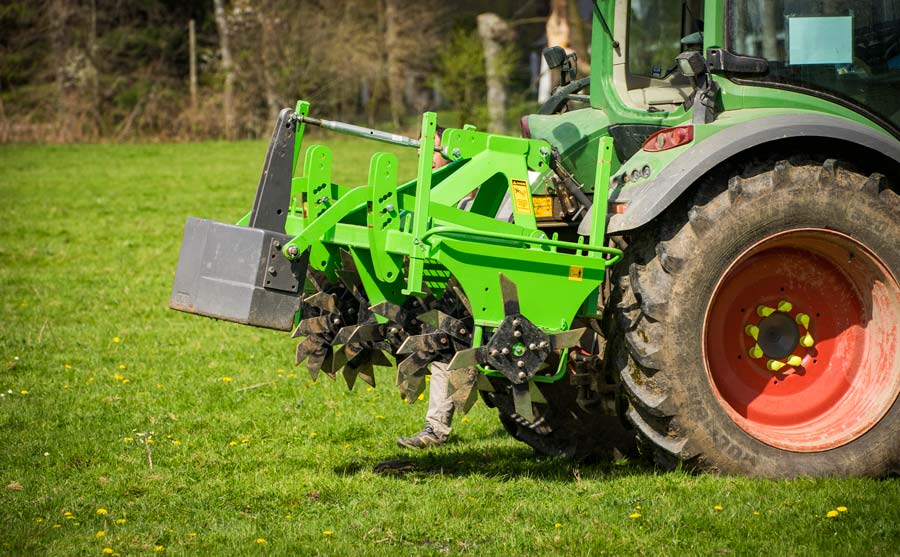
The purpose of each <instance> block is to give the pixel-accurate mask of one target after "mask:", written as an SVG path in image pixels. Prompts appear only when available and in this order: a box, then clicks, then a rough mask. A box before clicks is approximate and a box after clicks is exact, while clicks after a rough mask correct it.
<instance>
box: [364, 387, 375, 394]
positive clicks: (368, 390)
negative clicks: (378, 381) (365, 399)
mask: <svg viewBox="0 0 900 557" xmlns="http://www.w3.org/2000/svg"><path fill="white" fill-rule="evenodd" d="M374 390H375V389H373V388H372V387H366V392H367V393H371V392H372V391H374Z"/></svg>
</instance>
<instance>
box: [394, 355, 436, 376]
mask: <svg viewBox="0 0 900 557" xmlns="http://www.w3.org/2000/svg"><path fill="white" fill-rule="evenodd" d="M433 359H434V355H433V354H429V353H427V352H416V353H414V354H410V355H409V356H407V357H406V358H404V359H403V361H402V362H400V365H398V366H397V371H398V372H399V373H400V374H401V375H403V377H407V378H408V377H412V376H413V375H415V374H416V373H418V372H419V371H422V372H423V373H424V372H425V368H426V366H428V364H430V363H431V361H432V360H433Z"/></svg>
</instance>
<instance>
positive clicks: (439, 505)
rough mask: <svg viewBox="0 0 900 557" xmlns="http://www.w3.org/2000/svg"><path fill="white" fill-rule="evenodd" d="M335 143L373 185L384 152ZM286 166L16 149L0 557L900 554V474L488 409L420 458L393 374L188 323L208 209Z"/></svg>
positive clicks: (175, 151)
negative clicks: (181, 289) (174, 291)
mask: <svg viewBox="0 0 900 557" xmlns="http://www.w3.org/2000/svg"><path fill="white" fill-rule="evenodd" d="M328 142H329V143H331V144H332V145H333V146H334V148H335V152H336V160H335V170H336V172H337V173H338V174H337V175H336V176H335V179H336V180H337V181H338V182H340V183H344V184H348V185H351V184H353V183H354V182H362V181H363V179H364V177H365V174H366V170H365V169H366V166H367V160H368V155H369V153H370V152H371V148H372V146H371V144H365V143H360V142H353V141H344V140H335V139H331V138H329V139H328ZM264 152H265V145H264V144H263V143H259V142H253V143H206V144H187V145H124V146H114V145H100V146H74V147H10V146H7V147H2V148H0V199H2V206H0V223H2V224H0V304H2V312H3V320H2V322H0V359H2V364H3V367H2V371H0V393H2V398H0V482H2V485H0V553H2V554H8V555H23V554H26V555H27V554H33V555H46V554H53V555H98V556H101V555H104V554H113V555H115V554H119V555H123V556H124V555H151V554H158V553H162V554H164V555H166V554H174V555H181V554H192V555H198V554H199V555H234V554H239V555H263V554H288V555H313V554H324V555H367V554H373V555H382V554H384V555H391V554H416V555H444V554H454V555H455V554H471V555H479V556H480V555H549V554H570V555H607V554H608V555H683V554H686V555H711V554H712V555H716V554H735V555H755V554H767V555H822V554H837V555H898V554H900V480H897V479H890V480H883V481H875V480H864V479H849V480H809V479H801V480H795V481H777V482H776V481H760V480H748V479H742V478H723V477H714V476H692V475H689V474H685V473H678V472H676V473H663V472H659V471H655V470H653V469H652V468H648V467H646V466H644V465H641V464H639V463H633V462H632V463H629V462H619V463H613V464H605V465H593V466H579V465H577V464H573V463H571V462H567V461H563V460H555V459H547V458H539V457H536V456H534V454H533V453H532V452H531V450H530V449H529V448H528V447H526V446H525V445H521V444H519V443H517V442H515V441H513V440H512V439H510V438H508V437H507V436H506V435H505V433H504V431H503V429H502V427H501V426H500V424H499V422H498V421H497V419H496V416H495V415H494V412H493V411H492V410H490V409H488V408H486V407H485V406H483V405H481V404H479V405H476V407H475V408H474V409H473V410H472V412H471V413H470V414H469V416H467V417H466V419H462V418H460V417H458V418H457V420H456V421H455V424H454V425H455V433H454V437H453V440H452V442H451V443H450V444H448V445H447V446H445V447H442V448H440V449H436V450H433V451H431V452H429V453H425V454H412V455H409V454H406V453H404V452H402V451H401V450H400V449H398V448H396V446H395V444H394V438H395V437H396V436H397V435H407V434H411V433H413V432H415V431H417V430H418V429H419V428H420V427H421V425H422V423H423V417H424V413H425V404H423V403H419V404H414V405H404V404H403V403H402V402H401V401H400V400H399V394H398V392H397V391H396V389H395V388H394V387H393V377H392V373H391V371H390V370H386V369H385V370H380V373H379V375H378V380H379V382H380V386H379V387H378V388H377V389H374V390H371V389H368V388H366V386H365V385H364V384H360V385H358V386H357V388H356V390H355V391H353V392H349V391H348V390H347V388H346V386H345V385H344V384H343V383H342V382H338V383H332V382H331V381H329V380H328V379H327V378H325V379H323V380H321V381H320V382H319V383H316V384H313V383H312V382H311V381H310V379H309V376H308V374H307V373H306V370H305V369H304V368H303V367H302V366H301V367H299V368H294V367H293V366H292V363H293V347H294V343H293V342H292V341H291V340H290V339H289V338H287V337H288V335H286V334H284V333H277V332H271V331H264V330H257V329H252V328H247V327H242V326H239V325H234V324H230V323H224V322H213V321H211V320H208V319H203V318H199V317H195V316H189V315H184V314H180V313H176V312H173V311H170V310H168V309H167V303H168V299H169V293H170V288H171V281H172V277H173V274H174V270H175V263H176V260H177V257H178V248H179V245H180V241H181V233H182V227H183V224H184V219H185V217H186V216H188V215H194V216H200V217H204V218H211V219H216V220H223V221H236V220H237V219H238V218H239V217H240V216H242V215H243V214H244V213H245V212H246V211H247V210H248V209H249V207H250V204H251V202H252V199H253V195H254V190H255V186H256V181H257V179H258V172H259V169H260V167H261V164H262V160H263V155H264ZM411 155H412V153H405V154H404V157H405V158H403V159H402V161H403V163H405V164H406V168H407V170H408V171H410V170H411V168H412V167H411V164H412V160H411V159H410V156H411ZM151 458H152V466H151V463H150V459H151ZM395 458H411V459H412V460H413V461H414V463H415V468H416V470H415V471H414V472H412V473H409V474H406V475H403V476H384V475H379V474H376V473H375V472H374V471H373V467H374V466H375V464H377V463H378V462H380V461H383V460H387V459H395ZM839 508H840V509H842V510H840V511H838V509H839ZM843 509H846V510H843ZM829 511H835V512H836V514H837V516H836V517H829V516H828V513H829ZM832 514H834V513H832Z"/></svg>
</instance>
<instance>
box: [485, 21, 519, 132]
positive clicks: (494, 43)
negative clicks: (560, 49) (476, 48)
mask: <svg viewBox="0 0 900 557" xmlns="http://www.w3.org/2000/svg"><path fill="white" fill-rule="evenodd" d="M478 36H479V37H481V44H482V46H483V47H484V64H485V74H486V78H487V106H488V130H489V131H491V132H494V133H506V100H507V97H508V91H507V89H508V86H509V68H508V64H507V63H506V60H504V47H505V46H506V44H507V43H508V42H509V41H510V40H512V38H513V31H512V28H511V27H510V26H509V24H508V23H507V22H506V21H504V20H503V19H501V18H500V16H498V15H497V14H492V13H485V14H480V15H479V16H478Z"/></svg>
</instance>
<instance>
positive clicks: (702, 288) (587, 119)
mask: <svg viewBox="0 0 900 557" xmlns="http://www.w3.org/2000/svg"><path fill="white" fill-rule="evenodd" d="M545 57H546V58H547V60H548V62H549V63H550V65H551V66H553V67H556V68H559V69H560V70H561V73H562V75H563V79H562V83H561V85H560V87H559V88H558V89H557V92H556V94H555V95H554V96H553V97H552V98H551V99H550V100H549V101H548V102H547V103H545V104H544V105H543V106H542V107H541V109H540V111H539V112H540V113H539V114H535V115H531V116H526V117H525V118H523V119H522V131H523V133H522V137H510V136H503V135H496V134H490V133H485V132H483V131H479V130H477V129H476V128H474V127H472V126H465V127H464V128H462V129H447V130H445V131H444V132H443V134H442V135H441V137H440V142H439V146H436V147H435V151H436V152H437V153H439V154H440V156H441V157H443V158H444V159H446V160H447V161H449V164H447V165H445V166H443V167H441V168H439V169H438V170H435V171H433V170H432V162H431V161H432V156H433V154H434V153H433V152H432V149H431V146H432V145H434V144H435V143H434V137H435V133H436V115H435V114H433V113H426V114H424V115H423V118H422V130H421V135H420V136H419V137H418V138H408V137H403V136H398V135H395V134H391V133H387V132H380V131H377V130H371V129H367V128H362V127H357V126H353V125H351V124H344V123H340V122H334V121H329V120H322V119H318V118H314V117H311V116H310V105H309V104H308V103H306V102H302V101H301V102H299V103H298V104H297V106H296V108H295V109H293V110H292V109H285V110H283V111H282V112H281V114H280V115H279V117H278V120H277V123H276V126H275V131H274V133H273V136H272V140H271V143H270V145H269V150H268V154H267V156H266V160H265V164H264V167H263V172H262V177H261V179H260V182H259V185H258V189H257V193H256V199H255V201H254V203H253V207H252V210H251V211H250V213H249V214H248V215H247V216H245V217H244V218H243V219H242V220H241V221H240V222H239V223H238V224H237V225H229V224H223V223H219V222H213V221H208V220H201V219H194V218H189V219H188V222H187V225H186V228H185V237H184V241H183V245H182V251H181V256H180V259H179V263H178V270H177V272H176V277H175V286H174V288H173V293H172V300H171V303H170V305H171V307H173V308H174V309H178V310H182V311H187V312H190V313H194V314H200V315H205V316H209V317H214V318H218V319H226V320H231V321H236V322H240V323H245V324H249V325H254V326H262V327H270V328H275V329H281V330H286V331H293V335H294V336H296V337H302V340H301V341H300V342H299V345H298V348H297V354H296V360H297V363H300V362H305V363H306V366H307V367H308V369H309V371H310V373H311V374H312V376H313V378H314V379H315V378H316V376H318V374H319V373H320V372H321V373H325V374H327V375H329V376H331V377H332V378H334V377H336V375H337V374H339V373H340V374H341V375H342V376H343V377H344V378H345V379H346V381H347V383H348V385H349V386H350V387H351V388H352V387H353V385H354V383H355V382H356V380H357V379H361V380H363V381H366V382H368V383H370V384H374V382H375V373H374V372H373V365H376V366H380V365H396V367H397V384H398V386H399V387H400V389H401V391H402V393H403V396H404V397H405V398H406V399H408V400H410V401H412V400H415V399H416V397H417V395H418V394H419V393H421V392H422V390H423V389H424V387H425V385H424V377H425V375H426V374H427V373H428V370H429V365H430V364H431V363H433V362H443V363H447V364H449V367H450V369H451V370H452V372H451V380H450V392H451V394H452V397H453V399H454V402H455V403H456V404H457V405H458V407H459V408H461V409H462V410H466V409H467V408H468V407H469V406H470V405H471V404H472V403H473V402H474V401H475V400H476V398H478V396H479V394H480V396H481V398H483V400H484V401H485V402H486V403H487V404H489V405H490V406H493V407H496V408H497V411H498V413H499V416H500V420H501V422H502V423H503V425H504V427H505V428H506V429H507V431H509V433H510V434H511V435H513V436H514V437H516V438H517V439H519V440H522V441H524V442H526V443H528V444H530V445H531V446H533V447H534V448H535V449H536V450H537V451H539V452H541V453H547V454H562V455H568V456H573V457H585V456H589V455H607V456H610V455H614V454H616V452H617V451H623V452H627V451H628V450H629V448H630V447H631V446H633V445H634V444H635V442H636V445H637V447H638V448H639V449H640V450H641V452H642V453H643V454H644V455H646V456H648V457H650V458H651V459H652V460H653V461H654V462H656V463H658V464H661V465H663V466H666V467H675V466H680V465H681V466H686V467H689V468H692V469H698V470H711V471H718V472H722V473H729V474H731V473H733V474H745V475H754V476H766V477H792V476H805V475H808V476H824V475H829V476H832V475H837V476H848V475H854V476H855V475H861V476H881V475H885V474H890V473H892V472H896V471H897V470H898V469H900V402H898V393H900V196H898V191H900V189H898V186H900V0H706V1H705V2H704V1H703V0H685V1H682V2H675V1H671V0H595V2H594V6H593V37H592V59H591V63H592V75H591V76H590V78H585V79H580V80H575V79H574V77H577V76H574V75H573V74H574V68H573V64H572V62H573V59H572V57H570V56H568V55H567V54H566V53H565V52H564V51H562V50H561V49H549V50H548V51H546V52H545ZM587 88H589V93H587V92H586V89H587ZM308 125H316V126H323V127H326V128H329V129H332V130H335V131H339V132H344V133H349V134H352V135H357V136H361V137H365V138H369V139H373V140H379V141H384V142H388V143H393V144H398V145H405V146H408V147H411V148H421V153H420V155H419V158H418V166H417V173H416V178H415V180H413V181H411V182H409V183H403V184H401V183H398V178H397V158H396V157H395V156H394V155H392V154H388V153H375V154H374V155H373V156H372V159H371V164H370V167H369V172H368V183H367V184H366V185H363V186H359V187H352V188H351V187H343V186H340V185H338V184H335V183H333V182H332V180H331V160H332V153H331V152H330V151H329V149H328V148H326V147H324V146H319V145H313V146H311V147H309V148H308V149H306V151H305V152H302V151H301V143H302V138H303V134H304V130H305V129H306V126H308Z"/></svg>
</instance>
